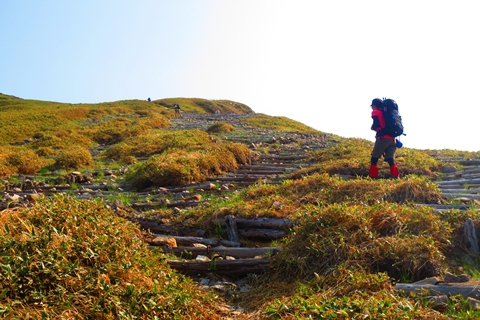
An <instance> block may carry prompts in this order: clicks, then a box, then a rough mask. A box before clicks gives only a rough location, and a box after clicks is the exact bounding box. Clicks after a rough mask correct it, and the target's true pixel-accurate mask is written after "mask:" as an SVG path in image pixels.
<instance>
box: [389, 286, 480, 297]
mask: <svg viewBox="0 0 480 320" xmlns="http://www.w3.org/2000/svg"><path fill="white" fill-rule="evenodd" d="M395 289H397V290H403V291H405V292H413V293H421V292H422V291H425V290H426V291H428V292H429V294H430V295H448V296H455V295H462V296H464V297H465V298H468V297H470V298H474V299H479V298H480V294H479V292H480V285H478V284H472V285H467V284H452V283H450V284H414V283H411V284H409V283H397V284H396V285H395Z"/></svg>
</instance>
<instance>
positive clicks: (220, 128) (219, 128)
mask: <svg viewBox="0 0 480 320" xmlns="http://www.w3.org/2000/svg"><path fill="white" fill-rule="evenodd" d="M206 131H207V132H208V133H229V132H232V131H235V127H234V126H233V125H231V124H230V123H225V122H217V123H215V124H212V125H211V126H210V127H208V129H207V130H206Z"/></svg>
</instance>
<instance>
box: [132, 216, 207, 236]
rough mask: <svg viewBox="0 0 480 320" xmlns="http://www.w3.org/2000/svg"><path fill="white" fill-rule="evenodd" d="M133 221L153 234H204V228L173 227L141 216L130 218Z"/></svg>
mask: <svg viewBox="0 0 480 320" xmlns="http://www.w3.org/2000/svg"><path fill="white" fill-rule="evenodd" d="M130 221H132V222H133V223H138V224H139V225H140V227H142V229H144V230H147V231H150V232H151V233H153V234H157V235H179V236H195V237H203V236H204V235H205V230H201V229H193V228H188V227H173V226H171V225H166V224H162V223H158V222H157V221H153V220H145V219H141V218H135V219H131V220H130Z"/></svg>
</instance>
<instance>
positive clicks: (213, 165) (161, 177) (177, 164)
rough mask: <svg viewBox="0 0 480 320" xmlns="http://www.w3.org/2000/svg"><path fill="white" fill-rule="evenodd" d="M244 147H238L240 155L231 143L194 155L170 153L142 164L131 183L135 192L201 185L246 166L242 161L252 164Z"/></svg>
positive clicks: (131, 178)
mask: <svg viewBox="0 0 480 320" xmlns="http://www.w3.org/2000/svg"><path fill="white" fill-rule="evenodd" d="M240 146H242V145H238V146H236V147H237V149H236V150H237V151H240V152H238V153H234V152H232V150H233V149H234V148H232V147H231V146H229V143H223V144H220V145H218V146H215V147H213V146H210V147H209V148H207V149H205V150H199V151H190V152H189V151H185V150H178V149H170V150H168V151H166V152H164V153H162V154H159V155H154V156H152V157H150V158H149V159H148V160H146V161H144V162H141V163H138V164H137V165H136V166H135V167H134V168H133V169H132V171H131V172H130V173H129V174H128V176H127V182H128V184H129V185H130V187H131V188H133V189H143V188H146V187H150V186H173V185H182V184H187V183H192V182H199V181H202V180H205V179H206V178H207V177H209V176H215V175H219V174H221V173H223V172H228V171H233V170H235V169H237V167H238V163H245V162H242V160H243V159H244V160H245V161H246V160H248V159H247V157H246V154H247V153H249V152H250V151H249V150H248V148H247V147H246V146H243V148H241V147H240ZM229 147H230V148H229Z"/></svg>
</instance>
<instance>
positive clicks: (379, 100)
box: [371, 98, 383, 108]
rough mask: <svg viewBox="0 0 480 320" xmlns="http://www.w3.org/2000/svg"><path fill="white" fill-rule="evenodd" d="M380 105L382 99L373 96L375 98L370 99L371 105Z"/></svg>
mask: <svg viewBox="0 0 480 320" xmlns="http://www.w3.org/2000/svg"><path fill="white" fill-rule="evenodd" d="M382 105H383V100H382V99H380V98H375V99H373V100H372V105H371V106H375V107H377V108H380V107H382Z"/></svg>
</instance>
